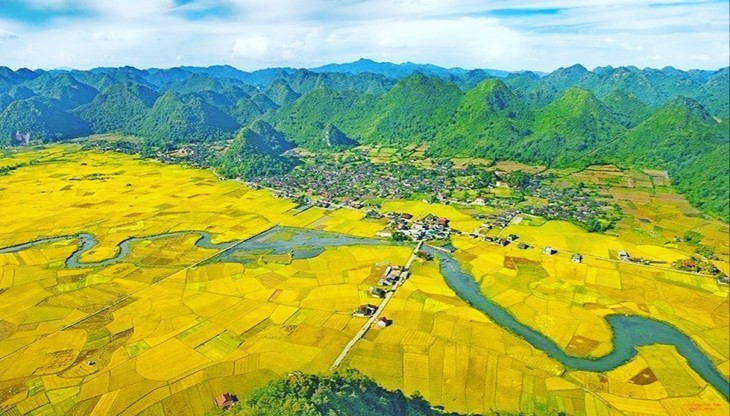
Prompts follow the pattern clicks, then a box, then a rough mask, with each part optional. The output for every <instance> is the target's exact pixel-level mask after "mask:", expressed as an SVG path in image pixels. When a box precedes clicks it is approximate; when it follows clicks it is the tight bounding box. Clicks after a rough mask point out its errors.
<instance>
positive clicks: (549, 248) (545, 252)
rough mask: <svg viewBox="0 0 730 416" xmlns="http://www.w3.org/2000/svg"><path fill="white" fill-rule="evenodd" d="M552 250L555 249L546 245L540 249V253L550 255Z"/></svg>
mask: <svg viewBox="0 0 730 416" xmlns="http://www.w3.org/2000/svg"><path fill="white" fill-rule="evenodd" d="M554 252H555V250H553V248H552V247H550V246H546V247H545V248H543V249H542V254H547V255H549V256H552V255H553V253H554Z"/></svg>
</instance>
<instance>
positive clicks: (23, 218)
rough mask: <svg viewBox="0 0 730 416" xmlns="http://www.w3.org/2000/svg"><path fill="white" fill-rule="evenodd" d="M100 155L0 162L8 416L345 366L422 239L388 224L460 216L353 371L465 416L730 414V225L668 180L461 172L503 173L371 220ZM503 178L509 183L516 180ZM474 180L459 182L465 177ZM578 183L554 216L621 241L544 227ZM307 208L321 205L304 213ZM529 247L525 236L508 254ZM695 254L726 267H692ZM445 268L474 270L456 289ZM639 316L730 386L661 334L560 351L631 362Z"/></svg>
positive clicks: (66, 149)
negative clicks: (392, 277) (586, 207)
mask: <svg viewBox="0 0 730 416" xmlns="http://www.w3.org/2000/svg"><path fill="white" fill-rule="evenodd" d="M85 143H86V142H85V141H82V142H80V143H77V144H66V145H50V146H42V147H37V148H25V147H21V148H16V149H13V150H12V151H9V152H7V153H6V154H5V156H4V157H2V158H0V167H4V166H7V167H13V168H12V169H8V172H7V174H5V175H3V176H0V198H1V199H2V200H3V201H12V203H11V204H3V206H2V207H0V213H1V214H2V215H0V230H2V232H0V265H2V267H1V268H0V270H2V275H1V276H0V324H1V325H2V332H1V333H0V392H2V394H0V409H2V411H3V412H7V413H9V414H14V413H15V414H26V413H32V414H52V413H56V414H65V413H71V412H73V413H77V414H138V413H143V414H161V413H165V414H170V413H176V412H182V413H185V412H186V410H187V411H192V412H194V413H196V414H202V413H205V412H209V411H211V410H212V409H213V407H214V402H213V398H214V397H215V396H217V395H219V394H222V393H224V392H231V393H234V394H236V395H238V396H240V397H241V398H245V397H246V395H247V394H248V393H249V392H251V391H253V390H254V389H255V388H257V387H259V386H262V385H263V384H265V383H266V382H267V381H269V380H272V379H275V378H277V377H280V376H283V377H286V376H287V375H288V374H291V373H292V372H296V371H302V372H305V373H322V374H325V373H327V372H328V371H329V369H330V366H331V364H332V363H333V362H334V361H335V359H336V358H337V356H338V355H339V354H340V353H341V352H342V350H343V348H344V347H345V345H346V344H347V343H348V342H349V341H350V339H352V337H353V336H354V335H355V334H356V333H357V331H358V330H359V329H360V328H361V326H362V325H363V323H364V320H363V319H364V318H361V317H357V316H353V315H352V312H353V310H355V309H357V308H358V307H359V306H361V305H364V304H368V303H375V302H374V301H376V300H375V299H374V298H373V297H372V296H371V294H370V291H371V288H372V287H373V286H378V285H379V281H380V280H381V278H382V276H383V274H384V273H385V270H386V268H387V267H388V266H391V265H405V264H406V262H407V261H408V259H409V257H410V256H411V253H412V251H413V247H414V244H413V243H411V242H408V241H403V242H398V241H394V240H393V239H392V238H376V237H375V236H376V233H378V232H380V231H383V230H384V229H385V228H386V227H387V226H388V225H387V221H385V218H368V217H369V216H371V217H372V215H368V210H370V211H371V212H374V213H376V214H378V215H383V216H385V214H387V213H389V212H397V213H403V214H408V215H410V216H411V217H412V220H411V221H413V222H416V221H422V220H423V219H424V218H425V217H429V216H434V217H438V218H445V219H448V226H449V229H450V233H449V236H448V241H445V242H441V243H440V242H439V241H437V240H429V241H426V243H425V244H427V245H428V244H434V245H435V247H438V248H430V247H426V250H427V252H428V253H429V254H430V258H431V260H429V259H428V258H429V257H428V256H424V257H423V258H421V257H418V258H416V259H415V260H414V261H413V263H412V264H411V266H410V270H409V271H410V275H409V276H408V278H407V279H405V280H404V281H403V282H402V284H401V285H400V287H399V288H398V290H397V291H395V293H394V294H393V295H392V297H391V298H390V300H389V302H388V304H387V306H386V307H385V309H384V310H383V312H382V314H383V315H384V316H387V318H388V319H389V320H391V321H392V323H391V324H390V325H389V326H387V327H384V328H381V327H378V326H373V327H372V328H370V329H369V330H368V331H367V332H366V333H365V335H364V337H363V338H362V339H360V340H359V341H358V342H357V343H355V344H354V346H353V347H352V349H351V350H350V351H349V353H348V354H347V355H346V356H345V357H344V359H343V360H342V363H341V364H340V367H343V368H353V369H356V370H358V371H360V372H361V373H362V374H364V375H366V376H368V377H371V378H372V379H373V380H374V381H376V382H377V383H378V384H380V385H382V386H383V387H385V388H388V389H391V390H395V389H399V390H402V391H403V392H404V393H406V394H407V395H412V394H415V393H416V392H418V394H420V395H421V396H422V397H424V398H425V399H426V400H428V401H429V402H430V403H431V405H434V406H442V407H443V408H444V409H446V410H447V411H455V412H461V413H486V412H489V411H490V410H500V411H507V412H518V411H522V412H536V413H549V412H565V413H567V414H575V415H604V414H611V415H613V414H615V415H620V414H634V413H637V412H644V413H647V412H648V413H651V414H660V415H664V414H668V415H684V414H687V413H693V412H696V411H697V409H701V412H702V413H703V414H718V415H723V414H727V412H728V410H729V408H728V401H727V396H728V392H727V391H726V389H727V379H728V377H729V376H730V356H729V354H728V350H730V339H728V335H727V327H728V325H730V316H729V315H728V286H727V284H725V283H723V282H721V281H720V280H719V279H720V277H718V276H721V275H723V274H724V275H727V274H728V273H729V272H730V266H729V264H730V247H728V244H729V243H728V241H727V235H728V232H729V231H728V226H727V224H726V223H724V222H721V221H718V220H715V219H711V218H708V217H706V216H703V215H702V214H701V213H700V212H699V211H698V210H697V209H696V208H694V207H692V206H691V205H690V204H689V203H688V202H687V201H686V200H685V199H684V198H683V197H682V196H681V195H680V194H678V193H677V192H676V191H675V189H674V188H673V187H672V186H671V184H670V182H669V181H668V180H667V179H666V174H665V173H664V172H659V171H648V170H643V171H642V170H638V169H618V168H616V167H615V166H610V165H600V166H591V167H588V168H553V167H540V168H533V167H531V166H528V165H521V164H518V163H514V162H498V163H495V164H491V163H490V162H489V161H488V160H477V159H473V160H469V161H466V160H459V159H454V160H453V163H454V164H455V166H452V167H450V169H451V168H453V169H455V170H457V171H458V169H472V171H469V172H470V173H469V174H465V175H464V176H463V177H464V178H466V177H469V178H473V177H474V174H473V173H474V172H482V173H483V175H484V177H485V181H484V182H483V183H480V184H478V185H479V187H476V190H477V191H478V192H471V190H472V189H471V188H475V187H474V186H471V187H469V186H465V189H464V191H463V192H461V193H460V194H455V195H450V196H449V197H448V198H444V199H443V200H439V198H438V197H437V195H431V194H427V195H420V194H418V193H416V194H415V195H413V194H409V195H390V194H386V195H382V196H378V195H364V196H366V197H371V196H372V198H359V201H360V202H362V203H363V205H365V204H366V202H367V200H368V199H376V200H375V201H370V202H373V204H371V206H370V207H366V206H363V208H360V209H357V208H354V207H352V206H342V207H341V205H344V203H343V201H342V198H345V197H348V196H347V195H333V197H336V198H335V199H333V200H331V201H330V205H328V206H324V207H322V206H316V205H317V203H318V202H321V200H322V198H323V196H322V195H320V192H310V193H309V194H308V193H307V192H306V191H307V188H306V187H303V188H296V189H293V190H294V191H295V192H297V193H301V195H294V194H292V195H290V197H291V198H292V199H289V198H282V197H276V196H274V192H273V191H271V190H268V189H255V188H256V187H257V186H253V184H251V183H249V184H244V183H241V182H238V181H231V180H221V179H219V178H218V177H217V176H216V174H215V173H214V172H213V171H211V170H204V169H199V168H193V167H186V166H181V165H177V164H162V163H160V162H158V161H154V160H150V159H146V158H141V157H139V156H135V155H126V154H122V153H118V152H110V151H99V150H83V149H82V146H85ZM421 150H422V149H421ZM348 152H349V153H358V154H363V155H364V156H363V157H366V158H368V163H372V164H373V166H377V164H378V163H392V162H393V158H405V159H408V160H409V161H410V160H412V164H413V165H414V166H420V168H421V169H431V168H433V169H438V163H437V164H436V165H435V166H436V167H433V166H431V165H430V163H431V162H430V159H431V158H429V157H425V156H421V155H422V153H421V154H419V153H418V152H419V149H417V148H411V149H410V153H409V154H408V155H406V156H403V154H402V153H399V152H398V151H391V150H388V149H387V148H382V147H380V148H367V147H357V148H354V149H351V150H345V151H344V153H341V154H340V153H335V154H333V155H332V156H328V157H331V159H332V160H333V161H336V160H341V159H342V158H343V157H344V156H346V155H348V154H349V153H348ZM345 159H347V158H345ZM437 162H438V161H437ZM333 163H335V162H333ZM337 163H340V162H337ZM355 163H362V161H359V162H358V161H355ZM467 165H469V166H472V167H468V166H467ZM495 172H504V177H503V179H504V182H506V184H500V185H499V186H497V181H496V177H497V174H496V173H495ZM512 172H526V173H527V174H530V175H534V174H536V173H539V174H540V175H543V176H542V177H543V179H541V180H540V182H539V183H535V184H533V185H530V181H529V180H527V181H526V182H521V183H522V185H525V187H524V189H522V188H521V187H520V186H521V185H520V183H517V182H514V181H513V182H514V183H509V176H508V175H507V174H508V173H512ZM517 176H520V175H516V176H515V177H517ZM444 177H446V176H444ZM455 177H456V179H454V180H455V181H456V182H454V183H452V184H449V185H448V186H445V187H446V188H449V190H451V189H453V188H454V187H453V184H459V183H463V180H461V179H459V174H458V172H457V174H455ZM669 178H670V180H671V175H670V176H669ZM500 182H502V181H500ZM579 183H582V184H583V185H582V186H581V187H580V190H581V191H580V192H584V193H585V194H582V193H581V194H578V193H565V192H563V193H557V194H555V195H557V196H556V198H558V199H557V200H556V202H559V201H560V199H559V198H575V197H576V196H578V197H581V196H585V198H586V200H592V199H595V200H596V201H604V202H605V203H606V204H605V207H610V208H611V210H612V211H611V214H610V215H611V217H610V218H611V221H612V223H611V227H607V228H606V229H605V230H604V231H603V232H588V231H587V230H586V228H585V227H584V226H583V225H581V223H580V222H579V221H573V222H569V221H565V220H561V219H548V218H546V217H544V216H538V215H536V214H530V213H529V210H528V209H527V208H528V207H532V208H536V207H550V198H551V196H550V195H553V193H555V192H557V190H565V189H578V188H579V187H578V184H579ZM490 186H491V187H490ZM531 186H538V187H542V188H541V189H543V191H541V192H543V194H540V192H537V191H536V188H533V187H531ZM467 188H468V189H467ZM561 192H562V191H561ZM571 192H572V191H571ZM576 192H578V191H576ZM537 194H540V195H541V196H533V195H537ZM301 196H306V197H307V198H312V200H311V201H308V202H310V203H305V204H302V203H301V202H303V201H295V200H296V199H298V198H300V197H301ZM432 197H433V198H432ZM406 198H410V199H406ZM476 198H482V199H483V200H484V201H483V203H476V204H475V203H474V202H475V199H476ZM423 199H426V201H423ZM350 205H352V204H350ZM602 206H603V205H602ZM577 209H578V208H576V210H577ZM518 211H519V212H518ZM506 212H510V216H509V220H508V221H506V223H504V224H503V225H504V227H502V226H501V225H498V224H497V223H496V222H497V221H499V218H500V217H501V216H502V215H504V214H505V213H506ZM581 212H582V211H581ZM601 212H604V211H601ZM605 212H608V211H605ZM543 215H544V214H543ZM606 215H608V214H606ZM566 219H569V218H566ZM598 220H599V221H603V220H601V219H600V218H599V219H598ZM489 222H492V224H491V225H492V226H491V227H484V226H483V224H485V223H489ZM508 235H514V236H516V237H517V238H516V239H515V240H514V241H511V242H509V244H506V245H504V246H503V245H500V244H495V243H494V241H495V240H494V239H496V238H501V237H506V236H508ZM40 239H46V240H45V241H44V242H38V240H40ZM490 239H492V240H491V241H490ZM34 241H36V242H37V243H33V244H26V245H24V243H28V242H34ZM520 243H523V244H524V245H525V246H527V247H523V248H521V244H520ZM443 244H446V246H445V247H447V249H450V250H452V252H451V253H447V252H444V251H442V250H443V248H441V247H439V246H440V245H443ZM548 247H549V248H550V251H549V253H548V252H546V250H545V249H546V248H548ZM708 250H709V251H708ZM620 252H626V253H628V254H627V257H629V256H630V257H629V258H631V259H641V260H642V261H641V262H632V261H624V260H621V257H620V254H619V253H620ZM710 253H711V255H710ZM574 254H581V256H582V258H581V259H580V261H578V262H575V261H573V257H574ZM693 256H701V257H702V258H703V259H705V261H706V263H707V264H712V265H713V266H714V267H715V268H716V269H717V273H715V274H713V273H709V272H707V271H701V272H700V273H694V272H688V271H685V270H678V269H676V268H675V267H674V266H673V263H674V262H676V261H678V260H686V259H690V258H692V257H693ZM710 257H712V259H710ZM445 259H451V262H452V263H451V265H452V266H451V267H458V268H459V269H460V271H461V273H462V275H461V277H453V276H452V277H448V273H447V272H446V271H445V269H444V267H445V266H444V264H445V263H444V260H445ZM705 267H707V266H705ZM705 270H709V269H705ZM718 273H719V274H718ZM454 276H456V275H454ZM454 279H456V280H454ZM455 282H456V285H455ZM458 282H463V283H465V284H468V285H471V286H470V287H472V288H473V291H472V293H475V294H476V293H478V294H479V299H482V300H485V299H486V301H488V302H489V303H490V304H491V305H493V307H494V308H497V309H495V311H496V310H499V311H502V313H506V314H507V316H509V317H511V318H510V319H512V320H513V321H515V322H517V323H519V325H520V326H523V327H526V328H529V329H530V330H531V331H533V332H535V333H537V334H539V336H540V337H542V339H544V340H546V341H547V342H548V343H549V344H551V345H553V346H554V347H553V348H556V349H555V350H553V351H552V352H551V353H546V351H545V350H543V349H542V348H538V347H536V346H535V343H534V342H533V341H531V338H530V337H529V336H525V335H522V336H519V335H517V334H518V333H519V331H517V330H516V329H514V328H513V329H512V330H507V329H505V323H504V321H501V320H500V319H499V318H498V317H497V316H496V315H494V316H492V317H491V318H490V315H485V313H482V312H480V310H481V309H482V308H483V306H481V304H479V303H478V302H481V301H478V300H475V299H477V298H467V297H466V296H465V295H464V293H463V292H462V291H461V289H460V288H459V286H458ZM385 289H386V290H387V287H386V288H385ZM625 315H628V317H627V318H630V319H634V318H636V319H643V318H649V321H647V322H660V323H663V324H666V325H668V328H673V330H676V331H679V332H680V333H681V334H684V335H683V336H684V337H685V338H684V339H685V340H686V341H683V342H685V344H683V345H685V346H691V348H694V349H696V350H697V351H698V352H699V356H701V357H705V359H706V360H707V363H709V364H708V365H709V368H711V371H713V372H715V373H716V374H717V375H718V376H717V377H720V380H721V381H720V383H719V384H718V383H717V382H716V381H715V382H713V383H708V380H707V374H709V373H704V375H700V374H698V372H697V371H696V370H695V368H698V367H697V365H696V364H694V365H692V364H688V362H687V358H688V357H686V356H684V355H683V354H685V355H686V354H688V353H687V347H685V346H683V347H675V346H673V345H666V342H668V341H666V340H665V339H664V338H662V339H663V340H664V341H662V342H660V343H659V344H655V343H654V342H653V341H650V342H648V345H642V343H641V342H639V344H640V346H638V347H637V348H636V355H635V356H633V357H631V358H630V359H628V361H625V362H624V360H623V359H622V360H619V361H620V362H619V363H617V364H618V366H615V367H611V368H602V369H598V371H595V369H594V370H591V369H588V368H581V367H580V366H576V365H568V364H564V363H563V359H560V360H559V359H557V358H555V357H557V355H556V353H557V354H558V355H560V354H563V355H567V356H571V357H578V358H581V359H583V358H594V359H598V358H600V357H604V356H606V355H609V354H610V353H611V352H612V351H613V350H619V349H624V348H629V350H631V349H632V348H631V347H632V344H631V343H627V341H628V337H626V336H625V335H618V334H626V332H621V331H622V330H621V329H619V327H620V324H618V323H616V322H617V319H618V320H621V319H623V318H624V317H625ZM627 322H629V321H627ZM626 325H629V326H630V324H626ZM624 331H625V330H624ZM642 332H643V331H642ZM648 332H654V331H653V330H652V331H648ZM656 333H657V334H658V333H661V331H660V330H656ZM617 336H619V337H620V338H618V339H617V338H616V337H617ZM672 337H674V335H673V336H672ZM674 339H675V340H676V339H678V338H674ZM617 345H623V346H622V347H621V348H618V347H617ZM689 354H693V353H689ZM596 362H598V361H596ZM18 363H21V364H18ZM703 371H705V370H703ZM717 377H715V380H717ZM723 381H724V384H722V383H723ZM718 386H719V387H718ZM718 388H719V390H718ZM723 389H725V390H723Z"/></svg>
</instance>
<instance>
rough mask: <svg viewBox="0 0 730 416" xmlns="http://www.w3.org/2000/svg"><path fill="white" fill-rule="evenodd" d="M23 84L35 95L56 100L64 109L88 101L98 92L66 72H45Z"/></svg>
mask: <svg viewBox="0 0 730 416" xmlns="http://www.w3.org/2000/svg"><path fill="white" fill-rule="evenodd" d="M25 86H26V87H27V88H28V89H30V90H31V91H33V92H34V93H35V94H37V95H40V96H43V97H48V98H53V99H55V100H57V103H58V105H59V106H60V107H61V108H64V109H66V110H69V109H72V108H75V107H78V106H79V105H83V104H87V103H90V102H91V100H93V99H94V97H96V94H98V93H99V92H98V91H97V90H96V89H95V88H94V87H91V86H89V85H86V84H83V83H81V82H79V81H78V80H76V78H74V77H73V76H71V74H67V73H61V74H54V73H45V74H43V75H41V76H39V77H37V78H35V79H33V80H31V81H28V82H26V83H25Z"/></svg>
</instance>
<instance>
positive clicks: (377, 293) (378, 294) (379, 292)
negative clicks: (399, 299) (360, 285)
mask: <svg viewBox="0 0 730 416" xmlns="http://www.w3.org/2000/svg"><path fill="white" fill-rule="evenodd" d="M368 294H369V295H370V296H372V297H374V298H384V297H385V291H384V290H383V289H381V288H379V287H375V286H371V287H370V290H368Z"/></svg>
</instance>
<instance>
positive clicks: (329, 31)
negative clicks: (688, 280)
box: [0, 0, 730, 72]
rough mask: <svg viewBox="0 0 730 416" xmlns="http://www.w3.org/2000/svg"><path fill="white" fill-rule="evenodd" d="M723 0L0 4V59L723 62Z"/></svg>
mask: <svg viewBox="0 0 730 416" xmlns="http://www.w3.org/2000/svg"><path fill="white" fill-rule="evenodd" d="M729 20H730V6H729V2H728V1H727V0H697V1H688V0H648V1H646V0H555V1H553V0H550V1H546V0H367V1H365V0H0V66H8V67H10V68H13V69H17V68H21V67H26V68H32V69H35V68H43V69H54V68H76V69H89V68H94V67H100V66H106V67H109V66H126V65H130V66H135V67H137V68H150V67H157V68H170V67H175V66H181V65H190V66H210V65H231V66H234V67H236V68H239V69H243V70H255V69H261V68H267V67H283V66H287V67H296V68H313V67H317V66H320V65H324V64H328V63H343V62H351V61H355V60H357V59H360V58H368V59H372V60H375V61H379V62H383V61H388V62H394V63H401V62H416V63H431V64H435V65H439V66H443V67H462V68H468V69H472V68H491V69H502V70H523V69H525V70H536V71H546V72H547V71H552V70H555V69H557V68H559V67H567V66H571V65H573V64H582V65H583V66H585V67H587V68H589V69H592V68H595V67H597V66H607V65H611V66H621V65H634V66H637V67H639V68H644V67H652V68H662V67H665V66H674V67H676V68H679V69H685V70H686V69H694V68H698V69H718V68H721V67H725V66H728V65H730V52H729V51H730V28H729V27H730V24H729Z"/></svg>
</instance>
